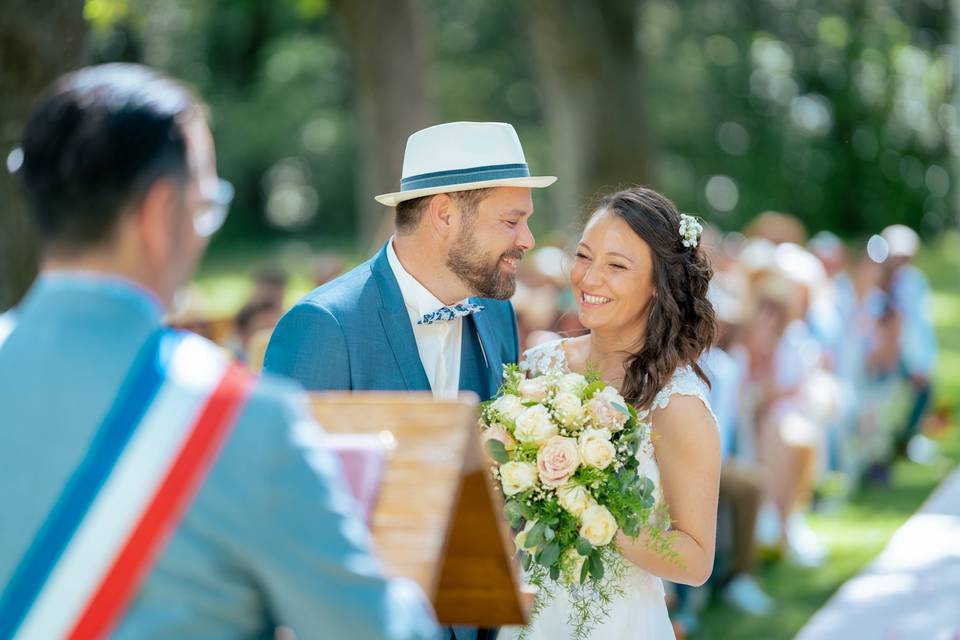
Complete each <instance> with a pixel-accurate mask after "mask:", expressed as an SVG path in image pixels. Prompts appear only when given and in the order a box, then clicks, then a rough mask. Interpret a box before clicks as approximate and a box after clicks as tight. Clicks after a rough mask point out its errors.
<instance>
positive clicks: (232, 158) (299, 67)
mask: <svg viewBox="0 0 960 640" xmlns="http://www.w3.org/2000/svg"><path fill="white" fill-rule="evenodd" d="M420 2H421V5H422V8H423V13H424V15H425V16H426V17H427V23H426V28H425V29H424V32H425V33H426V34H428V37H429V40H430V41H429V43H427V46H426V50H427V51H428V52H429V59H430V61H431V62H430V63H429V74H430V78H429V83H428V86H429V87H430V92H431V96H430V99H431V100H432V101H433V103H434V108H435V113H436V114H437V117H438V119H442V120H454V119H478V120H505V121H509V122H512V123H514V124H515V126H516V127H517V129H518V131H519V132H520V135H521V137H522V138H523V140H524V145H525V147H526V149H527V152H528V156H529V158H528V160H529V161H530V162H531V164H532V165H534V166H535V168H536V169H537V170H540V171H544V172H548V171H550V170H551V169H552V168H554V167H557V166H562V165H563V164H564V163H563V162H562V160H563V159H562V158H557V157H556V155H555V154H557V153H558V151H557V149H561V148H563V145H562V144H558V143H557V141H556V140H554V139H553V138H555V137H556V136H558V135H560V134H558V132H557V131H556V130H555V128H553V129H551V128H548V127H547V126H546V118H547V114H548V113H549V112H550V109H547V108H546V107H547V106H549V105H545V101H546V100H548V99H549V98H548V97H547V96H548V93H547V92H545V90H544V87H543V85H542V82H541V77H542V74H539V73H538V72H537V71H538V70H537V61H536V59H535V57H534V56H533V54H532V42H531V37H530V34H531V33H532V31H531V26H534V25H533V23H534V22H535V21H537V20H540V19H542V16H540V15H539V12H537V11H524V10H523V7H521V6H519V4H518V3H516V2H485V1H482V0H463V1H462V2H449V1H448V0H420ZM636 6H637V12H638V13H637V15H638V19H637V21H636V24H637V28H636V33H635V37H636V40H637V42H638V43H639V49H640V62H641V65H642V67H643V72H642V73H641V74H639V76H638V77H635V78H624V82H639V83H642V85H643V88H642V91H640V92H637V93H638V95H639V96H640V98H638V101H640V100H642V101H643V104H637V105H636V112H637V113H638V114H639V113H643V114H644V116H643V118H637V119H636V122H634V121H632V120H631V119H630V118H624V117H623V116H622V115H618V116H617V119H618V125H619V126H621V127H623V129H624V131H628V130H629V131H632V129H631V128H632V127H640V126H643V127H644V130H645V135H646V136H648V137H649V138H650V141H649V144H648V145H644V148H642V149H638V153H642V154H645V155H648V156H649V157H648V158H647V162H648V164H649V165H650V166H651V167H652V168H653V171H652V176H653V178H652V179H650V181H651V182H652V184H653V186H655V187H657V188H659V189H661V190H663V191H664V192H666V193H667V194H668V195H670V196H671V197H672V198H674V199H675V200H676V201H677V202H678V204H679V205H680V206H681V208H682V209H683V210H685V211H690V212H694V213H697V214H700V215H703V216H704V217H706V218H707V219H708V220H710V221H712V222H715V223H717V224H718V225H720V226H722V227H725V228H728V229H733V228H737V227H739V226H741V225H742V224H743V223H744V222H745V221H746V220H749V219H750V218H752V217H753V216H754V215H756V214H757V213H758V212H760V211H763V210H766V209H775V210H781V211H787V212H791V213H795V214H797V215H799V216H800V217H801V218H802V219H803V220H804V221H805V222H806V223H807V225H808V227H809V228H811V229H819V228H830V229H833V230H836V231H838V232H840V233H842V234H844V235H847V236H856V235H860V234H864V233H869V232H873V231H875V230H876V229H878V228H880V227H881V226H883V225H885V224H889V223H891V222H895V221H899V222H907V223H909V224H912V225H913V226H915V227H917V228H919V229H921V230H922V231H924V232H926V233H928V234H932V233H936V232H938V231H940V230H941V229H942V228H944V227H945V226H948V225H950V224H952V223H953V218H952V216H951V211H952V207H951V206H950V202H951V200H950V197H951V192H952V180H951V178H952V171H951V164H952V162H953V156H952V155H951V148H954V149H956V148H957V147H956V144H955V143H956V141H957V136H958V132H960V127H958V114H957V110H956V108H955V107H954V106H953V105H952V104H951V102H950V98H951V93H952V73H953V71H952V69H951V65H950V57H949V56H950V51H951V47H950V43H949V34H950V21H951V19H952V16H951V14H950V11H949V7H948V3H947V2H946V1H945V0H925V1H918V2H913V3H901V2H895V1H894V0H869V1H866V2H847V1H844V2H835V1H827V0H758V1H757V2H747V1H746V0H710V1H709V2H707V1H702V0H701V1H693V0H643V1H642V2H641V1H638V2H637V5H636ZM87 17H88V19H89V20H90V21H91V22H92V23H93V24H94V26H95V29H94V40H95V50H96V53H97V58H98V59H99V60H111V59H133V60H139V61H142V62H145V63H147V64H152V65H155V66H159V67H161V68H164V69H167V70H169V71H171V72H172V73H174V74H176V75H177V76H179V77H182V78H184V79H186V80H187V81H189V82H191V83H193V84H194V85H195V86H196V87H197V88H198V90H199V91H200V92H201V93H202V94H203V95H204V96H205V97H206V98H207V99H208V101H209V102H210V105H211V107H212V111H213V113H214V127H215V134H216V136H217V141H218V145H219V157H220V162H221V170H222V173H224V175H225V176H226V177H228V178H229V179H231V180H233V181H234V182H235V183H236V184H237V186H238V199H237V203H236V207H235V210H234V215H233V216H232V218H231V219H230V221H229V223H228V227H227V229H226V231H225V238H221V239H220V240H219V241H220V242H224V241H226V242H230V241H233V240H235V239H236V238H238V237H257V238H259V237H260V236H262V235H263V234H265V233H268V234H273V235H280V236H281V237H283V236H285V235H286V236H289V235H291V234H307V235H308V236H309V235H316V234H323V235H324V236H328V237H330V236H340V237H343V238H351V237H354V236H355V235H356V234H357V233H358V231H359V229H360V224H359V221H358V220H357V217H358V214H357V211H358V205H357V198H359V197H360V196H359V195H358V194H357V189H356V187H357V180H358V176H357V175H356V173H357V172H356V166H355V162H356V160H357V157H358V153H359V151H358V146H359V139H360V136H359V135H358V132H357V130H356V128H357V124H356V120H355V118H354V117H353V115H352V111H351V107H352V100H353V92H354V87H353V86H352V85H351V82H352V80H351V74H350V64H351V60H350V54H349V50H350V48H349V47H348V46H347V43H346V42H345V38H346V37H347V36H346V33H345V31H344V30H343V29H342V25H341V23H340V22H339V21H338V20H337V16H336V15H335V14H334V12H333V11H332V10H330V9H329V8H328V6H327V3H326V2H324V1H323V0H283V1H280V2H263V1H258V0H162V1H159V2H148V1H147V0H87ZM623 37H626V36H623ZM622 44H623V43H604V42H602V41H599V42H597V43H596V47H597V48H598V49H602V50H603V53H602V55H600V56H598V57H602V56H615V55H619V54H618V53H617V52H618V51H619V52H622V51H627V50H630V47H624V46H622ZM579 82H582V80H579ZM608 82H609V80H602V81H601V80H600V79H598V80H597V82H596V85H595V86H592V87H591V86H585V88H584V91H591V92H593V93H595V94H596V95H598V96H603V95H606V94H608V93H610V92H609V89H608V88H605V87H604V86H603V85H604V84H605V83H608ZM549 95H555V94H549ZM618 95H623V92H619V93H618ZM396 108H397V109H402V108H403V106H402V105H396ZM614 112H616V113H618V114H622V113H623V110H622V109H616V110H613V109H611V113H614ZM644 119H645V120H646V123H644V122H642V120H644ZM621 120H622V121H621ZM562 178H563V176H561V179H562ZM596 179H597V180H600V178H599V177H597V178H596ZM643 179H644V178H643V177H642V176H638V177H637V181H641V180H643ZM612 180H613V181H615V182H617V183H618V184H619V183H622V182H623V177H622V176H619V175H618V176H616V177H615V178H612ZM601 182H602V180H601ZM600 186H602V185H597V188H599V187H600ZM548 191H549V190H548ZM370 195H373V194H370ZM553 197H556V196H553ZM537 198H538V216H537V217H536V218H537V220H535V222H536V228H538V229H539V230H540V231H546V230H550V229H552V228H553V226H554V224H555V223H556V222H559V221H561V220H566V219H569V215H568V214H565V215H560V214H558V213H557V211H561V212H562V211H569V210H570V209H571V207H573V208H575V209H582V207H583V205H584V203H574V204H572V205H571V203H560V202H551V201H550V198H551V194H550V193H543V194H539V193H538V194H537ZM541 200H543V202H541ZM544 205H545V206H544ZM361 244H362V243H361Z"/></svg>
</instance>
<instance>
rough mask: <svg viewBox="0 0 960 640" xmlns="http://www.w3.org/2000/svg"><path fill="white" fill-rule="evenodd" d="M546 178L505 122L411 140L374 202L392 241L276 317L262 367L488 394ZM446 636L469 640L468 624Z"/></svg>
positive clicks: (494, 385)
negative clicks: (538, 191) (397, 173)
mask: <svg viewBox="0 0 960 640" xmlns="http://www.w3.org/2000/svg"><path fill="white" fill-rule="evenodd" d="M554 181H556V178H555V177H553V176H543V177H531V176H530V172H529V170H528V169H527V164H526V160H525V159H524V155H523V149H522V148H521V146H520V140H519V139H518V138H517V134H516V132H515V131H514V129H513V127H512V126H510V125H509V124H503V123H494V122H453V123H448V124H441V125H437V126H435V127H430V128H428V129H424V130H422V131H418V132H417V133H414V134H413V135H412V136H410V138H409V139H408V141H407V147H406V151H405V153H404V159H403V172H402V179H401V181H400V191H399V192H396V193H388V194H385V195H380V196H377V198H376V199H377V201H378V202H380V203H381V204H384V205H387V206H394V207H396V228H397V233H396V235H395V236H394V237H393V238H391V239H390V241H388V242H387V244H386V245H385V246H384V247H383V249H381V250H380V251H379V252H378V253H377V254H376V255H375V256H374V257H373V258H371V259H370V260H368V261H367V262H365V263H363V264H361V265H360V266H359V267H357V268H356V269H354V270H353V271H351V272H349V273H347V274H345V275H343V276H341V277H339V278H337V279H336V280H334V281H332V282H330V283H327V284H325V285H323V286H322V287H320V288H318V289H315V290H314V291H312V292H311V293H309V294H307V295H306V296H305V297H304V298H303V299H302V300H300V302H298V303H297V304H296V305H295V306H294V307H293V308H292V309H290V311H289V312H287V314H286V315H284V317H283V318H282V319H281V320H280V323H279V324H278V325H277V329H276V331H275V332H274V334H273V337H272V338H271V340H270V344H269V346H268V348H267V353H266V358H265V362H264V368H265V369H266V370H268V371H270V372H272V373H277V374H281V375H285V376H288V377H291V378H294V379H296V380H298V381H299V382H300V383H301V384H303V385H304V386H305V387H306V388H307V389H308V390H403V391H431V392H432V393H433V396H434V397H435V398H453V397H456V394H457V392H458V391H460V390H468V391H473V392H474V393H476V394H477V395H479V396H480V398H481V399H482V400H486V399H488V398H490V396H492V395H493V394H494V393H496V391H497V389H498V388H499V385H500V381H501V370H502V366H503V364H504V363H513V362H516V361H517V358H518V355H519V354H518V344H517V324H516V318H515V316H514V313H513V307H512V306H511V304H510V302H509V301H508V300H509V298H510V296H512V295H513V292H514V289H515V288H516V272H517V263H518V262H519V261H520V260H521V259H522V258H523V255H524V253H525V252H526V251H528V250H530V249H531V248H533V245H534V239H533V235H532V234H531V233H530V228H529V226H528V224H527V223H528V221H529V218H530V215H531V214H532V213H533V203H532V201H531V195H530V189H531V188H539V187H546V186H549V185H551V184H553V182H554ZM484 632H485V630H480V636H479V637H481V638H482V637H484V636H483V633H484ZM447 634H449V635H448V636H447V637H451V638H457V640H464V639H467V638H475V637H478V636H477V630H475V629H461V628H457V629H456V630H452V629H450V630H447ZM488 635H492V634H489V633H488Z"/></svg>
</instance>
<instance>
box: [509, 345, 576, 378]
mask: <svg viewBox="0 0 960 640" xmlns="http://www.w3.org/2000/svg"><path fill="white" fill-rule="evenodd" d="M564 340H565V339H564V338H560V339H558V340H550V341H548V342H543V343H541V344H538V345H536V346H534V347H530V348H529V349H527V350H526V351H524V352H523V355H522V356H520V370H521V371H523V372H524V373H527V374H529V375H534V376H536V375H541V374H544V373H546V372H548V371H552V370H555V369H565V368H566V366H567V357H566V353H565V352H564V348H563V342H564Z"/></svg>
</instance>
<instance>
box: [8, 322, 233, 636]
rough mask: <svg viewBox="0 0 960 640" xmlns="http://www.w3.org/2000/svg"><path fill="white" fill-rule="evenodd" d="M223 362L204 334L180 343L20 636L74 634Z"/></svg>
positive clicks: (210, 390) (219, 374)
mask: <svg viewBox="0 0 960 640" xmlns="http://www.w3.org/2000/svg"><path fill="white" fill-rule="evenodd" d="M226 367H227V360H226V358H220V357H211V347H210V345H209V344H208V343H207V342H205V341H204V340H203V339H201V338H198V337H196V336H192V335H188V336H186V337H185V338H184V339H183V340H182V341H181V342H180V344H179V345H178V346H177V348H176V351H175V352H174V354H173V356H172V358H171V359H170V364H169V366H168V367H167V373H166V376H165V380H164V382H163V384H162V385H161V387H160V389H159V390H158V392H157V395H156V398H155V399H154V401H153V402H152V403H151V404H150V407H149V408H148V409H147V411H146V413H145V415H144V416H143V420H142V421H141V422H140V425H139V426H138V427H137V429H136V431H135V432H134V434H133V436H132V437H131V438H130V441H129V442H128V443H127V446H126V447H125V449H124V451H123V453H122V454H121V455H120V458H119V459H118V460H117V463H116V466H115V467H114V469H113V472H112V473H111V474H110V476H109V477H108V478H107V480H106V482H105V483H104V485H103V487H102V488H101V489H100V491H99V492H98V494H97V497H96V499H95V500H94V502H93V504H91V505H90V510H89V511H88V513H87V515H86V517H85V518H84V519H83V522H82V523H81V524H80V526H79V528H78V529H77V531H76V534H75V535H74V536H73V538H72V539H71V540H70V543H69V544H68V546H67V548H66V549H64V551H63V555H62V556H61V557H60V560H59V561H58V562H57V565H56V567H54V569H53V572H52V573H51V574H50V577H49V578H48V579H47V582H46V584H45V585H44V587H43V590H42V591H41V592H40V594H39V595H38V596H37V600H36V602H34V604H33V606H32V607H31V609H30V613H29V614H28V616H27V618H25V619H24V621H23V624H22V625H21V627H20V630H19V633H18V634H17V635H18V637H21V638H61V637H64V636H66V635H67V634H68V633H70V631H71V629H72V627H73V625H74V624H75V623H76V622H77V619H78V617H79V616H80V615H81V614H82V613H83V610H84V608H85V606H86V605H87V603H88V602H89V601H90V598H92V597H93V595H94V593H95V592H96V590H97V588H98V587H99V586H100V583H101V582H102V581H103V579H104V577H105V575H106V573H107V571H109V569H110V567H111V566H112V565H113V562H114V561H115V559H116V557H117V555H118V554H119V553H120V551H121V550H122V549H123V546H124V544H125V543H126V541H127V539H128V538H129V536H130V534H131V532H132V531H133V528H134V527H135V526H136V524H137V522H138V521H139V520H140V517H141V516H142V515H143V512H144V511H145V510H146V508H147V506H148V505H149V504H150V500H151V499H152V498H153V496H154V494H155V493H156V491H157V489H158V488H159V486H160V483H161V482H162V481H163V479H164V477H165V476H166V474H167V471H168V470H169V469H170V467H171V466H172V465H173V463H174V461H175V460H176V458H177V455H178V454H179V453H180V449H181V447H182V445H183V443H184V442H185V441H186V439H187V438H188V437H189V436H190V434H191V433H192V432H193V427H194V424H195V423H196V421H197V419H198V417H199V414H200V411H201V410H202V409H203V407H204V405H205V404H206V401H207V399H208V398H209V397H210V395H211V394H212V393H213V391H214V389H216V387H217V384H218V383H219V382H220V379H221V378H222V377H223V374H224V371H225V370H226Z"/></svg>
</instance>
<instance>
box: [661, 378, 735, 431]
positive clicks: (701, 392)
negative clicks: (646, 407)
mask: <svg viewBox="0 0 960 640" xmlns="http://www.w3.org/2000/svg"><path fill="white" fill-rule="evenodd" d="M674 396H693V397H695V398H699V399H700V401H701V402H702V403H703V406H705V407H706V408H707V411H709V412H710V417H711V418H713V424H714V426H716V427H717V428H718V429H719V428H720V427H719V421H718V420H717V416H716V415H715V414H714V413H713V408H712V407H711V406H710V396H709V391H708V389H707V385H706V384H705V383H704V382H703V380H701V379H700V377H699V376H698V375H697V374H696V373H695V372H694V371H693V369H692V368H691V367H689V366H687V367H681V368H680V369H677V370H676V371H675V372H674V374H673V376H672V377H671V378H670V381H669V382H668V383H667V386H665V387H664V388H663V389H661V390H660V392H659V393H658V394H657V395H656V397H654V399H653V405H652V407H651V409H650V411H649V412H646V413H645V415H649V413H652V412H653V411H655V410H657V409H663V408H664V407H666V406H667V405H668V404H670V400H671V399H672V398H673V397H674Z"/></svg>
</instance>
